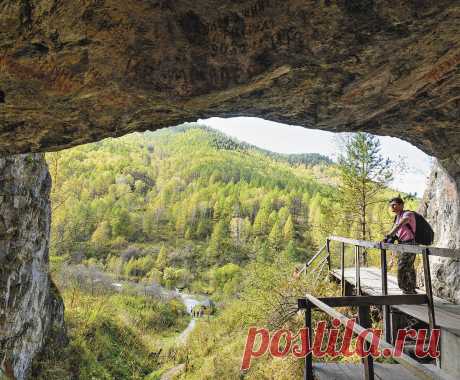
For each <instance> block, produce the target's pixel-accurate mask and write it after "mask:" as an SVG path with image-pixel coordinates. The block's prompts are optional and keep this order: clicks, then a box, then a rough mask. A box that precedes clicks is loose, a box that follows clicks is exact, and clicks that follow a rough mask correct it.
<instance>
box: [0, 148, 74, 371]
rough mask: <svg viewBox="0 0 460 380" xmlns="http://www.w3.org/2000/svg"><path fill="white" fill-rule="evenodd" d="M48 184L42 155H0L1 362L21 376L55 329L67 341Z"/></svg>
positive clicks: (47, 174) (3, 368)
mask: <svg viewBox="0 0 460 380" xmlns="http://www.w3.org/2000/svg"><path fill="white" fill-rule="evenodd" d="M50 188H51V178H50V175H49V172H48V168H47V165H46V162H45V159H44V157H43V155H42V154H25V155H17V156H0V364H1V369H2V371H3V372H4V373H6V374H7V376H8V377H10V378H14V379H17V380H21V379H26V378H27V377H28V375H29V372H30V368H31V364H32V360H33V358H34V357H35V356H36V355H37V354H38V353H39V352H40V351H42V349H43V348H44V345H45V342H46V340H47V338H48V336H49V335H50V334H51V333H53V336H57V337H58V339H60V340H61V342H62V343H65V341H66V333H65V328H64V305H63V302H62V298H61V297H60V295H59V293H58V292H57V290H56V288H55V286H54V284H53V283H52V281H51V279H50V277H49V273H48V243H49V230H50V216H51V209H50V199H49V192H50Z"/></svg>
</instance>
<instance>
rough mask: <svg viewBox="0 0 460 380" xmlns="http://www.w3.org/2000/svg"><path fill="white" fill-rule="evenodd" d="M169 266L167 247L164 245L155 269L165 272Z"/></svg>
mask: <svg viewBox="0 0 460 380" xmlns="http://www.w3.org/2000/svg"><path fill="white" fill-rule="evenodd" d="M167 264H168V254H167V252H166V247H165V246H164V244H163V246H162V247H161V249H160V252H159V253H158V256H157V259H156V262H155V267H156V268H157V269H159V270H164V269H165V267H166V265H167Z"/></svg>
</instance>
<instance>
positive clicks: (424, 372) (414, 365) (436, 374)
mask: <svg viewBox="0 0 460 380" xmlns="http://www.w3.org/2000/svg"><path fill="white" fill-rule="evenodd" d="M387 297H391V296H387ZM409 297H410V296H409ZM412 297H413V296H412ZM346 298H347V299H348V300H349V299H350V297H346ZM367 298H368V301H369V300H370V299H371V298H372V297H367ZM378 298H381V297H378ZM393 298H395V297H393ZM413 298H414V299H415V297H413ZM418 298H420V297H418ZM338 299H339V297H336V301H338ZM356 299H357V300H358V299H361V303H362V301H363V299H362V297H356ZM305 300H306V305H305V309H306V315H309V316H310V318H306V321H307V319H309V321H307V323H308V322H310V323H311V305H314V306H315V307H317V308H319V309H320V310H322V311H323V312H325V313H327V314H328V315H330V316H331V317H333V318H336V319H338V320H339V321H340V323H341V324H342V325H344V326H347V324H348V322H349V321H350V320H351V319H350V318H348V317H347V316H345V315H344V314H342V313H339V312H338V311H336V310H334V309H333V308H332V307H330V306H329V305H327V304H326V303H324V302H322V301H321V300H319V299H318V298H316V297H314V296H312V295H311V294H306V295H305ZM309 303H310V304H311V305H309ZM350 303H352V301H350ZM351 306H352V305H351ZM360 323H361V322H360ZM307 327H310V328H311V326H307ZM366 331H367V329H366V328H364V327H363V326H361V325H360V324H356V323H355V324H354V325H353V332H354V333H355V334H361V333H364V332H366ZM372 338H373V334H369V333H367V334H365V338H364V339H365V340H366V341H367V342H368V343H372ZM378 347H379V349H381V350H382V351H383V350H385V349H390V350H393V348H394V346H393V345H392V344H390V343H388V342H386V341H384V340H379V345H378ZM394 359H395V360H396V361H397V362H398V363H400V364H401V365H402V366H403V367H404V368H406V369H407V370H409V371H410V372H412V373H413V374H414V375H415V376H417V377H419V378H421V379H426V380H430V379H439V380H440V379H442V380H446V379H449V380H450V379H452V380H453V377H452V376H450V375H449V374H447V373H446V372H444V371H443V370H441V369H439V368H436V367H435V368H429V367H426V366H424V365H422V364H420V363H419V362H417V361H416V360H414V359H412V358H411V357H410V356H408V355H406V354H404V353H401V356H399V357H394ZM311 360H312V355H311V353H310V354H309V355H307V358H306V368H307V371H306V376H305V377H306V378H310V376H311V375H312V374H308V373H307V372H308V368H310V369H311V368H312V365H311ZM371 367H372V364H371ZM311 378H312V377H311Z"/></svg>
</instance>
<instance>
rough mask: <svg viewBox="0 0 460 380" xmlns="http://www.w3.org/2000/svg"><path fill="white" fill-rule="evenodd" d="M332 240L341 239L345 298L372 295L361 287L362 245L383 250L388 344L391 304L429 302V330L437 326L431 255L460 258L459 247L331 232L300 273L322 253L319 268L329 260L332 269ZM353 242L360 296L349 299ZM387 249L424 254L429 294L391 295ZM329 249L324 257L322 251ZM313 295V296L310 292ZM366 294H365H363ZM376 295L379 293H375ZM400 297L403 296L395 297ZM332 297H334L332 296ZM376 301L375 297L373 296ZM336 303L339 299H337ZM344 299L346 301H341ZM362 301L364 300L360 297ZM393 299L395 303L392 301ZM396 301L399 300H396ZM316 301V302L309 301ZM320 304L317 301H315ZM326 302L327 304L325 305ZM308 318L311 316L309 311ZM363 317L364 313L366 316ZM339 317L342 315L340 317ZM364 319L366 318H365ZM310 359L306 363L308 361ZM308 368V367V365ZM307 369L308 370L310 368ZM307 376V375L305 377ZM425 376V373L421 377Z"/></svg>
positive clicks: (382, 280)
mask: <svg viewBox="0 0 460 380" xmlns="http://www.w3.org/2000/svg"><path fill="white" fill-rule="evenodd" d="M331 242H338V243H340V244H341V249H340V278H341V293H342V300H348V301H353V303H354V304H356V302H357V301H356V300H357V298H358V297H359V298H362V300H364V299H366V297H367V298H368V297H369V296H362V289H361V275H360V273H361V260H360V256H361V249H362V248H365V249H378V250H379V251H380V271H381V296H380V297H384V298H385V299H386V300H385V301H379V303H378V304H379V305H381V306H382V314H383V328H384V337H385V341H386V344H390V342H392V336H391V335H392V328H391V320H390V308H391V306H396V305H401V304H414V302H416V303H417V304H426V305H427V309H428V321H429V328H430V331H431V330H432V329H434V328H435V326H436V318H435V309H434V301H433V289H432V283H431V271H430V261H429V257H430V256H440V257H450V258H460V250H458V249H448V248H438V247H426V246H420V245H406V244H390V243H383V242H372V241H366V240H358V239H350V238H345V237H340V236H330V237H329V238H327V239H326V243H325V244H324V245H323V246H322V247H321V248H320V249H319V250H318V252H317V253H316V254H315V255H314V256H313V257H312V258H311V259H309V260H308V262H307V263H306V264H305V265H304V267H303V268H302V269H301V270H300V271H299V274H300V273H303V272H305V273H306V272H307V270H308V268H310V267H311V266H312V264H313V263H314V262H315V261H316V260H318V259H319V258H320V257H322V258H321V261H320V263H319V264H318V266H319V267H320V271H321V270H322V266H320V265H322V264H324V263H327V264H328V268H329V271H330V270H331V269H332V255H331ZM346 245H352V246H353V247H354V266H355V284H354V285H355V294H356V296H358V297H357V298H354V299H350V297H346V295H347V294H346V293H347V291H346V280H345V246H346ZM387 250H391V251H393V252H395V253H397V254H399V253H403V252H409V253H415V254H421V255H422V260H423V273H424V276H423V277H424V286H425V292H426V294H418V295H402V296H389V295H388V266H387ZM324 252H325V253H326V255H325V256H324V257H323V256H321V254H322V253H324ZM309 297H313V296H309ZM363 297H364V298H363ZM373 297H376V296H373ZM395 297H400V298H395ZM329 300H332V298H329ZM374 301H376V299H374ZM334 302H335V304H337V302H339V301H337V300H335V301H334ZM341 302H343V301H341ZM361 302H362V301H361ZM392 302H393V303H392ZM395 302H396V303H395ZM310 303H311V304H315V303H314V302H310ZM316 306H318V305H316ZM325 306H327V305H325ZM307 311H308V310H307ZM306 318H307V319H308V316H307V312H306ZM363 318H364V317H363ZM339 319H340V318H339ZM364 320H365V319H364ZM436 363H437V365H438V366H439V365H440V361H439V358H437V359H436ZM307 364H308V363H306V365H307ZM306 368H307V367H306ZM307 372H308V371H307ZM306 378H307V377H306ZM422 378H423V377H422Z"/></svg>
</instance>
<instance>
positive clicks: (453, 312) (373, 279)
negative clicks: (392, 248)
mask: <svg viewBox="0 0 460 380" xmlns="http://www.w3.org/2000/svg"><path fill="white" fill-rule="evenodd" d="M331 274H332V275H333V276H334V277H336V278H337V279H338V280H340V279H341V273H340V270H339V269H335V270H333V271H331ZM345 281H347V282H348V283H350V284H351V285H353V286H355V285H356V281H355V268H345ZM361 290H362V292H363V294H368V295H381V294H382V283H381V277H380V270H379V269H378V268H372V267H371V268H361ZM417 292H418V293H419V294H423V291H420V290H417ZM388 294H402V291H401V289H400V288H399V287H398V281H397V279H396V277H395V276H392V275H390V274H389V275H388ZM433 301H434V305H435V315H436V324H437V325H438V326H439V327H441V328H444V329H446V330H449V331H451V332H452V333H454V334H456V335H460V305H454V304H452V303H450V302H449V301H446V300H444V299H442V298H439V297H434V298H433ZM392 308H395V309H397V310H399V311H401V312H403V313H405V314H407V315H410V316H412V317H415V318H417V319H418V320H421V321H423V322H425V323H428V322H429V318H428V310H427V307H426V306H425V305H398V306H392Z"/></svg>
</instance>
